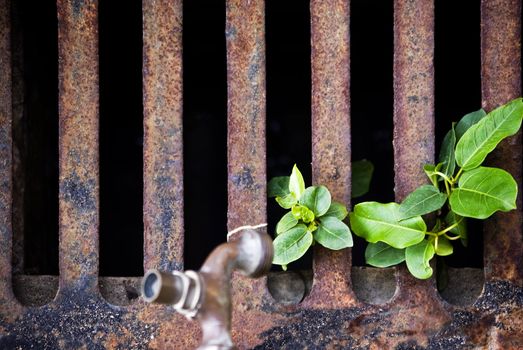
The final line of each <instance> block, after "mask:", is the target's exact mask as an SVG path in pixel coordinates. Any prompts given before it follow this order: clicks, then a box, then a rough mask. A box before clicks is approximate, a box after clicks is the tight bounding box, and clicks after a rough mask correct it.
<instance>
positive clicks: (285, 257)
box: [272, 224, 312, 265]
mask: <svg viewBox="0 0 523 350" xmlns="http://www.w3.org/2000/svg"><path fill="white" fill-rule="evenodd" d="M311 244H312V233H310V232H309V231H307V227H306V226H305V225H303V224H299V225H297V226H296V227H294V228H292V229H290V230H289V231H287V232H284V233H282V234H281V235H279V236H278V237H276V239H275V240H274V242H273V245H274V259H273V261H272V263H273V264H275V265H287V264H289V263H291V262H293V261H295V260H298V259H299V258H301V257H302V256H303V254H305V252H307V249H309V247H310V246H311Z"/></svg>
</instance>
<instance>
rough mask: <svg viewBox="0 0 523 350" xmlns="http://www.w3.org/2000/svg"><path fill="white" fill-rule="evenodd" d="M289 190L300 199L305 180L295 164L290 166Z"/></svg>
mask: <svg viewBox="0 0 523 350" xmlns="http://www.w3.org/2000/svg"><path fill="white" fill-rule="evenodd" d="M289 191H290V192H291V193H294V195H295V196H296V198H297V199H300V197H301V195H302V193H303V191H305V182H304V181H303V176H302V175H301V173H300V170H298V167H297V166H296V164H294V166H293V167H292V173H291V177H290V179H289Z"/></svg>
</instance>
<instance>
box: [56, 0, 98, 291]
mask: <svg viewBox="0 0 523 350" xmlns="http://www.w3.org/2000/svg"><path fill="white" fill-rule="evenodd" d="M97 6H98V4H97V1H95V0H86V1H67V0H61V1H58V3H57V8H58V55H59V68H58V71H59V73H58V74H59V98H58V104H59V107H58V108H59V169H60V176H59V186H60V190H59V203H60V204H59V210H60V214H59V235H60V248H59V259H60V264H59V267H60V268H59V270H60V290H59V293H63V292H64V291H65V290H66V289H68V288H79V289H90V290H93V291H94V290H96V289H97V288H98V286H97V284H98V282H97V279H98V220H99V219H98V208H99V205H98V202H99V195H98V190H99V184H98V12H97Z"/></svg>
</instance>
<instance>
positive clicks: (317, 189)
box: [268, 98, 523, 279]
mask: <svg viewBox="0 0 523 350" xmlns="http://www.w3.org/2000/svg"><path fill="white" fill-rule="evenodd" d="M522 119H523V99H522V98H518V99H515V100H513V101H511V102H509V103H507V104H505V105H503V106H500V107H498V108H496V109H495V110H493V111H492V112H490V113H488V114H487V113H485V111H484V110H483V109H480V110H478V111H476V112H472V113H469V114H467V115H465V116H464V117H463V118H462V119H461V120H460V121H459V122H458V123H453V125H452V128H451V130H450V131H449V132H448V133H447V134H446V136H445V138H444V139H443V144H442V146H441V150H440V154H439V159H438V161H439V163H438V164H436V165H432V164H427V165H425V166H424V167H423V170H424V171H425V173H426V174H427V176H428V178H429V179H430V182H431V184H430V185H422V186H420V187H418V188H417V189H416V190H414V191H413V192H412V193H410V194H409V195H408V196H407V197H406V198H405V200H403V202H402V203H400V204H398V203H394V202H392V203H378V202H363V203H359V204H357V205H356V206H355V207H354V211H353V212H351V213H350V214H348V211H347V209H346V207H345V206H344V205H343V204H342V203H338V202H333V201H332V200H331V195H330V192H329V190H328V189H327V188H326V187H325V186H310V187H308V188H305V184H304V181H303V177H302V175H301V173H300V171H299V170H298V168H297V167H296V165H295V166H294V168H293V170H292V174H291V176H281V177H276V178H273V179H272V180H271V181H270V182H269V185H268V191H269V193H268V194H269V197H276V202H278V204H279V205H280V206H281V207H283V208H285V209H290V211H289V212H288V213H287V214H285V215H284V216H283V217H282V218H281V219H280V221H279V222H278V224H277V226H276V238H275V240H274V260H273V263H274V264H276V265H281V266H282V268H283V269H284V270H285V269H286V267H287V264H289V263H290V262H292V261H295V260H297V259H299V258H300V257H302V256H303V255H304V254H305V253H306V251H307V250H308V249H309V247H310V246H311V245H313V244H314V243H315V242H317V243H319V244H321V245H322V246H324V247H326V248H329V249H333V250H339V249H343V248H347V247H351V246H352V236H351V231H350V229H349V227H348V226H347V225H346V224H345V223H344V222H343V220H344V219H345V218H346V217H347V215H349V220H350V226H351V228H352V231H354V233H355V234H356V235H357V236H360V237H362V238H364V239H365V240H367V242H369V245H368V246H367V249H366V251H365V260H366V261H367V263H368V264H369V265H372V266H375V267H389V266H393V265H397V264H400V263H402V262H403V261H405V262H406V264H407V268H408V270H409V271H410V273H411V274H412V275H413V276H414V277H416V278H419V279H427V278H430V277H431V276H432V273H433V271H432V267H431V266H430V260H431V259H432V258H433V257H434V256H435V255H439V256H447V255H451V254H452V253H453V245H452V242H453V241H457V240H460V241H461V243H462V244H463V245H464V246H467V223H466V221H467V218H473V219H486V218H488V217H490V216H491V215H492V214H494V213H495V212H497V211H504V212H507V211H510V210H513V209H516V197H517V192H518V188H517V184H516V181H515V180H514V178H513V177H512V175H511V174H509V173H508V172H506V171H505V170H503V169H500V168H492V167H486V166H482V163H483V162H484V160H485V158H486V157H487V155H488V154H489V153H490V152H492V151H493V150H494V149H495V148H496V147H497V145H498V144H499V143H500V142H501V141H502V140H503V139H505V138H506V137H508V136H512V135H514V134H516V133H517V132H518V130H519V129H520V127H521V122H522ZM352 175H353V183H352V186H353V188H352V190H353V194H354V196H353V197H355V196H360V195H363V194H364V193H366V192H367V190H368V187H369V183H370V179H371V176H372V164H371V163H370V162H368V161H359V162H355V163H354V164H353V174H352ZM445 204H447V205H446V206H445ZM431 213H432V215H434V214H435V216H436V223H435V225H434V227H433V228H432V229H431V230H428V229H427V224H426V222H425V219H424V218H423V215H427V214H431Z"/></svg>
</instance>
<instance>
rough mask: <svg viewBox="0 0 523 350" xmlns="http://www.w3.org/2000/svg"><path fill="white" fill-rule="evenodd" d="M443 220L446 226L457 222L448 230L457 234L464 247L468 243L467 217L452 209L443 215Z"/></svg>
mask: <svg viewBox="0 0 523 350" xmlns="http://www.w3.org/2000/svg"><path fill="white" fill-rule="evenodd" d="M445 222H446V223H447V226H452V225H453V224H455V223H456V222H457V223H458V225H457V226H456V227H454V228H453V229H451V230H450V232H451V233H453V234H455V235H457V236H459V237H460V240H461V243H462V244H463V246H465V247H466V246H467V245H468V235H467V219H466V218H464V217H463V216H459V215H458V214H456V213H454V212H452V211H449V212H448V214H447V216H446V217H445Z"/></svg>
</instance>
